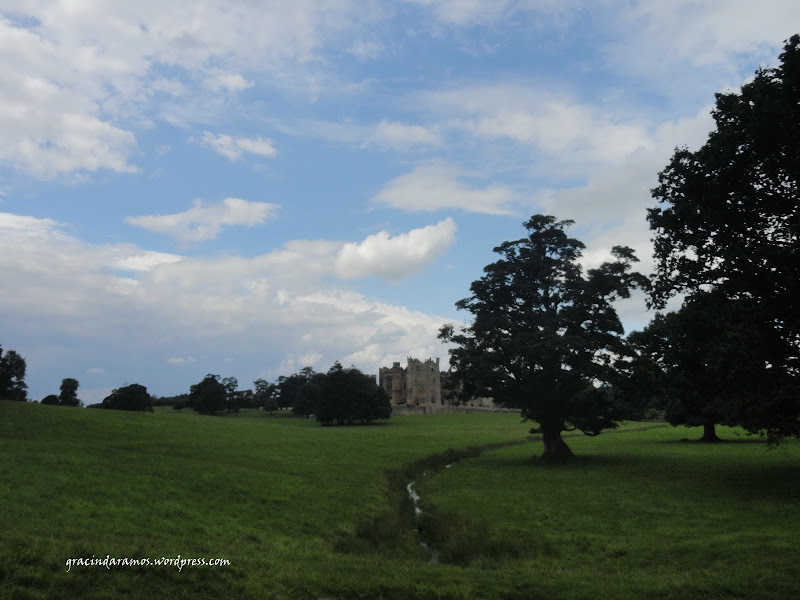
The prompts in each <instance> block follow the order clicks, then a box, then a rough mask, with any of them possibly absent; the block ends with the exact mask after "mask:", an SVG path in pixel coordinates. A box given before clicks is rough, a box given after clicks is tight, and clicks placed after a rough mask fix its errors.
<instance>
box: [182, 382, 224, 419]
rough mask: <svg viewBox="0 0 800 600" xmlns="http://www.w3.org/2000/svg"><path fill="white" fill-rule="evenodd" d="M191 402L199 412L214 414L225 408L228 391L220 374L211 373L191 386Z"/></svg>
mask: <svg viewBox="0 0 800 600" xmlns="http://www.w3.org/2000/svg"><path fill="white" fill-rule="evenodd" d="M189 403H190V404H191V406H192V408H193V409H194V410H195V411H196V412H199V413H203V414H213V413H215V412H219V411H223V410H225V407H226V405H227V393H226V391H225V386H224V385H222V383H220V381H219V375H213V374H211V373H209V374H208V375H206V376H205V378H204V379H203V381H201V382H200V383H196V384H194V385H193V386H191V388H190V391H189Z"/></svg>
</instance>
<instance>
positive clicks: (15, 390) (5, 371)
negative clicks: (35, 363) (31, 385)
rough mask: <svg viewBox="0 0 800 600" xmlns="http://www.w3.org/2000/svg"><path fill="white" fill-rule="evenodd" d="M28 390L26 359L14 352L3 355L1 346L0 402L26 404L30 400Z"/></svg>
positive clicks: (10, 351)
mask: <svg viewBox="0 0 800 600" xmlns="http://www.w3.org/2000/svg"><path fill="white" fill-rule="evenodd" d="M27 389H28V386H27V385H26V384H25V359H24V358H22V357H21V356H20V355H19V354H17V353H16V352H15V351H14V350H8V351H7V352H6V353H5V354H3V347H2V346H0V400H19V401H22V402H25V401H26V400H27V399H28V396H27V392H26V390H27Z"/></svg>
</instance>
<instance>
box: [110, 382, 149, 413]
mask: <svg viewBox="0 0 800 600" xmlns="http://www.w3.org/2000/svg"><path fill="white" fill-rule="evenodd" d="M100 408H108V409H111V410H133V411H145V412H153V398H152V397H151V396H150V394H148V393H147V388H146V387H145V386H143V385H139V384H138V383H133V384H131V385H126V386H124V387H121V388H117V389H116V390H114V391H112V392H111V393H110V394H109V395H108V396H106V397H105V398H104V399H103V403H102V404H101V405H100Z"/></svg>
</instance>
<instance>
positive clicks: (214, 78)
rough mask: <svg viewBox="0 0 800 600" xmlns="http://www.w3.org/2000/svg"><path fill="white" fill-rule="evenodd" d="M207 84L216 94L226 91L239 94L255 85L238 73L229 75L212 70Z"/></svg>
mask: <svg viewBox="0 0 800 600" xmlns="http://www.w3.org/2000/svg"><path fill="white" fill-rule="evenodd" d="M205 84H206V86H208V87H209V88H210V89H211V90H213V91H215V92H219V91H224V92H227V93H229V94H238V93H239V92H243V91H244V90H246V89H248V88H251V87H253V86H254V85H255V84H254V83H253V82H252V81H248V80H247V79H245V78H244V77H242V76H241V75H239V74H238V73H228V72H226V71H223V70H221V69H212V70H211V71H210V72H209V76H208V77H206V80H205Z"/></svg>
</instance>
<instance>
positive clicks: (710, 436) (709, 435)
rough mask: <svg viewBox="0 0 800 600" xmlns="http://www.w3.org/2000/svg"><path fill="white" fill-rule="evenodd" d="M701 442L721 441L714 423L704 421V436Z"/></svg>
mask: <svg viewBox="0 0 800 600" xmlns="http://www.w3.org/2000/svg"><path fill="white" fill-rule="evenodd" d="M699 441H701V442H719V441H721V440H720V439H719V438H718V437H717V432H716V429H715V425H714V423H703V437H701V438H700V440H699Z"/></svg>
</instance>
